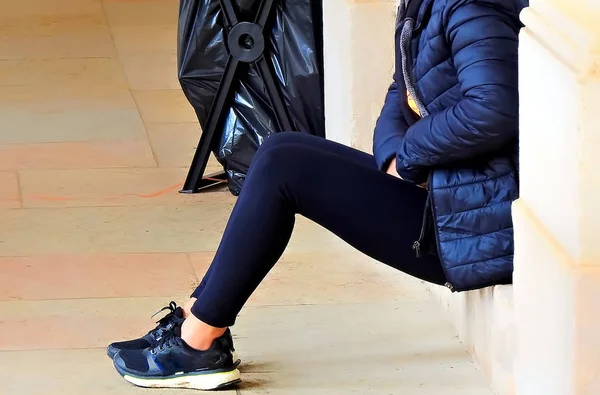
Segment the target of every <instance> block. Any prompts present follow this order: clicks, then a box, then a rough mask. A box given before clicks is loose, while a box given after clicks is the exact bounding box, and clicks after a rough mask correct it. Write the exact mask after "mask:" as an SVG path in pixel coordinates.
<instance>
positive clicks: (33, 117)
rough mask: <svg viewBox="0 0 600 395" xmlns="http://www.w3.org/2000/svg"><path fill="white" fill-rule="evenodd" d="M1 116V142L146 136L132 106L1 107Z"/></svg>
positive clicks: (79, 140)
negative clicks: (30, 108) (88, 108)
mask: <svg viewBox="0 0 600 395" xmlns="http://www.w3.org/2000/svg"><path fill="white" fill-rule="evenodd" d="M0 119H2V128H1V129H0V144H12V143H57V142H83V141H115V140H119V139H123V140H140V139H143V138H145V137H146V131H145V130H144V125H143V124H142V122H141V120H140V116H139V114H138V112H137V111H136V110H133V109H132V110H118V109H113V110H105V109H103V110H64V111H60V112H45V111H25V110H18V109H14V108H2V109H0ZM15 131H20V132H19V133H15Z"/></svg>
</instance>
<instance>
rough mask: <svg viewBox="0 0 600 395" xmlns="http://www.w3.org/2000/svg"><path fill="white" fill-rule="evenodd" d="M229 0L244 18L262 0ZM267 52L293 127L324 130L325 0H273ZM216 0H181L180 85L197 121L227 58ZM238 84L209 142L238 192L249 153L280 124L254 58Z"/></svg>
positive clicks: (251, 14)
mask: <svg viewBox="0 0 600 395" xmlns="http://www.w3.org/2000/svg"><path fill="white" fill-rule="evenodd" d="M224 1H226V2H231V3H232V4H233V6H234V9H235V10H236V13H237V16H238V19H239V20H240V21H254V18H255V15H256V13H257V11H258V7H259V5H260V2H261V0H224ZM269 23H270V26H268V25H267V26H266V27H267V28H268V29H269V30H268V31H270V32H271V33H270V40H268V41H267V42H266V49H265V52H264V53H265V58H266V59H267V60H268V61H269V64H270V66H271V70H272V71H273V72H274V73H275V75H276V82H277V84H278V85H279V90H280V92H281V94H282V96H283V99H284V102H285V106H286V109H287V112H288V115H289V118H290V120H291V123H292V125H293V129H294V130H295V131H299V132H304V133H309V134H313V135H317V136H321V137H324V136H325V117H324V87H323V41H322V40H323V38H322V37H323V33H322V26H323V24H322V0H318V1H315V0H312V1H311V0H276V1H275V11H274V15H273V14H271V17H270V19H269ZM224 26H225V21H224V15H223V12H222V9H221V6H220V1H218V0H181V4H180V13H179V32H178V66H179V81H180V84H181V87H182V89H183V91H184V93H185V95H186V97H187V99H188V100H189V102H190V103H191V105H192V106H193V107H194V109H195V111H196V114H197V116H198V120H199V122H200V125H201V126H202V127H203V128H204V126H205V124H206V121H207V117H208V114H209V111H210V108H211V104H212V102H213V98H214V97H215V95H216V92H217V89H218V88H219V84H220V81H221V77H222V76H223V72H224V69H225V65H226V63H227V59H228V55H229V54H228V50H227V46H226V41H227V31H226V29H225V27H224ZM238 81H239V83H235V82H234V84H233V87H232V89H235V94H233V95H232V97H233V99H232V101H231V103H228V111H227V115H226V116H225V121H224V122H222V123H221V126H220V129H222V130H217V131H216V134H217V135H220V136H221V138H220V141H219V143H218V146H216V147H212V150H213V152H214V153H215V155H216V157H217V159H218V161H219V162H220V163H221V164H222V165H223V168H224V169H225V171H226V172H227V176H228V181H229V188H230V190H231V192H232V193H233V194H235V195H237V194H239V192H240V190H241V188H242V185H243V181H244V178H245V176H246V173H247V171H248V167H249V166H250V162H251V160H252V157H253V156H254V154H255V153H256V151H257V149H258V147H259V145H260V144H262V142H263V141H264V139H265V138H266V137H267V136H268V135H270V134H272V133H277V132H280V130H278V129H279V127H278V123H277V122H276V119H277V118H276V117H275V113H274V109H273V106H272V105H271V101H270V99H269V96H268V94H267V91H266V88H265V86H264V83H263V80H262V79H261V77H260V75H259V73H258V70H257V67H255V65H254V64H252V63H250V64H247V65H245V67H244V68H243V69H242V71H241V72H240V73H239V74H238Z"/></svg>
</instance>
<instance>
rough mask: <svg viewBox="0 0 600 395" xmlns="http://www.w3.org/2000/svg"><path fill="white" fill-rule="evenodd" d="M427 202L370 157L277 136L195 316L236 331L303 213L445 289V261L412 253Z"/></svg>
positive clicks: (240, 206)
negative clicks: (238, 320)
mask: <svg viewBox="0 0 600 395" xmlns="http://www.w3.org/2000/svg"><path fill="white" fill-rule="evenodd" d="M426 197H427V191H425V190H424V189H421V188H419V187H416V186H414V185H411V184H408V183H405V182H403V181H401V180H399V179H397V178H394V177H392V176H389V175H387V174H385V173H382V172H380V171H379V170H378V169H377V167H376V165H375V159H374V158H373V156H371V155H368V154H366V153H364V152H361V151H358V150H355V149H352V148H349V147H346V146H344V145H341V144H337V143H334V142H331V141H328V140H325V139H322V138H318V137H313V136H310V135H307V134H302V133H294V132H289V133H279V134H275V135H273V136H271V137H270V138H268V139H267V140H266V141H265V142H264V144H263V145H262V146H261V147H260V149H259V150H258V153H257V154H256V156H255V157H254V160H253V162H252V166H251V168H250V171H249V173H248V176H247V178H246V181H245V183H244V188H243V191H242V193H241V194H240V197H239V199H238V201H237V203H236V205H235V208H234V209H233V213H232V214H231V217H230V219H229V223H228V224H227V227H226V229H225V233H224V235H223V239H222V241H221V244H220V246H219V248H218V250H217V253H216V255H215V258H214V260H213V262H212V265H211V266H210V268H209V270H208V272H207V273H206V275H205V277H204V278H203V280H202V283H201V284H200V285H199V286H198V288H197V289H196V291H194V293H193V294H192V296H193V297H196V298H198V300H197V301H196V302H195V304H194V306H193V308H192V313H193V314H194V315H195V316H196V317H197V318H199V319H200V320H201V321H203V322H205V323H207V324H209V325H212V326H215V327H226V326H231V325H233V324H234V322H235V319H236V316H237V314H238V313H239V312H240V310H241V309H242V307H243V306H244V303H246V301H247V300H248V298H249V297H250V295H251V294H252V293H253V292H254V290H255V289H256V288H257V287H258V285H259V284H260V282H261V281H262V280H263V278H264V277H265V276H266V275H267V273H268V272H269V270H271V268H272V267H273V266H274V265H275V263H277V261H278V260H279V258H280V257H281V255H282V253H283V251H284V250H285V248H286V246H287V244H288V242H289V240H290V237H291V234H292V230H293V229H294V221H295V216H296V214H300V215H302V216H304V217H306V218H308V219H310V220H312V221H314V222H316V223H318V224H320V225H321V226H323V227H325V228H326V229H329V230H330V231H331V232H333V233H335V234H336V235H337V236H339V237H340V238H342V239H343V240H344V241H346V242H347V243H349V244H350V245H352V246H353V247H355V248H356V249H358V250H360V251H362V252H363V253H365V254H367V255H369V256H370V257H372V258H374V259H376V260H378V261H381V262H383V263H385V264H387V265H390V266H392V267H394V268H396V269H398V270H401V271H403V272H405V273H407V274H410V275H412V276H415V277H418V278H420V279H422V280H425V281H428V282H431V283H435V284H440V285H443V284H444V283H445V282H446V278H445V275H444V273H443V270H442V267H441V265H440V262H439V260H438V259H437V258H435V257H433V256H427V257H423V258H419V259H417V258H416V256H415V252H414V251H413V249H412V245H413V243H414V241H415V240H417V239H418V238H419V233H420V230H421V222H422V217H423V210H424V205H425V200H426ZM326 271H327V268H323V272H325V273H326ZM315 281H318V279H315ZM349 291H350V292H351V290H349Z"/></svg>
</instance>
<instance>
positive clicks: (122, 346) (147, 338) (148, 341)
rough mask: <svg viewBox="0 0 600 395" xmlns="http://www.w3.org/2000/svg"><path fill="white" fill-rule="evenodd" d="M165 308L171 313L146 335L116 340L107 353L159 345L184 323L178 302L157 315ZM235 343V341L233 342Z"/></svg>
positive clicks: (172, 303) (111, 356) (112, 354)
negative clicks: (120, 340)
mask: <svg viewBox="0 0 600 395" xmlns="http://www.w3.org/2000/svg"><path fill="white" fill-rule="evenodd" d="M165 310H169V313H167V315H165V316H164V317H163V318H161V319H160V320H158V321H157V322H156V323H157V324H158V325H156V328H154V329H152V330H151V331H150V332H148V333H147V334H146V335H144V336H142V337H140V338H138V339H133V340H127V341H124V342H115V343H112V344H110V345H109V346H108V347H107V348H106V354H107V355H108V356H109V357H110V358H114V357H115V355H117V353H118V352H119V351H121V350H143V349H145V348H154V347H156V346H157V345H158V342H159V341H160V340H161V339H162V338H164V337H165V336H167V335H169V334H170V333H172V332H173V329H174V328H176V327H178V326H181V324H183V321H184V318H183V309H182V308H181V307H177V303H175V302H171V303H169V305H168V306H167V307H163V308H162V309H161V310H159V311H158V312H157V313H156V314H154V315H153V316H152V317H155V316H156V315H158V314H160V313H162V312H163V311H165ZM231 343H232V344H233V341H232V342H231Z"/></svg>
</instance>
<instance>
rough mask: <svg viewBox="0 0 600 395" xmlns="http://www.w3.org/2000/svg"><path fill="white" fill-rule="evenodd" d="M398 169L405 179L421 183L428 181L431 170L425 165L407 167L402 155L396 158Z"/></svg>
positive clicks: (417, 183)
mask: <svg viewBox="0 0 600 395" xmlns="http://www.w3.org/2000/svg"><path fill="white" fill-rule="evenodd" d="M396 171H397V172H398V175H400V177H402V179H403V180H404V181H407V182H410V183H413V184H416V185H421V184H423V183H424V182H427V178H428V177H429V170H428V169H427V168H425V167H407V166H406V165H405V164H404V163H403V160H402V158H401V157H398V158H397V159H396Z"/></svg>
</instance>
